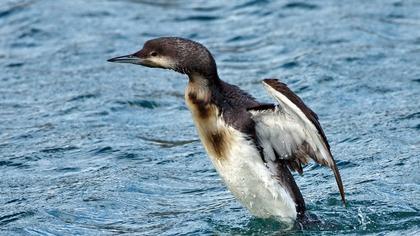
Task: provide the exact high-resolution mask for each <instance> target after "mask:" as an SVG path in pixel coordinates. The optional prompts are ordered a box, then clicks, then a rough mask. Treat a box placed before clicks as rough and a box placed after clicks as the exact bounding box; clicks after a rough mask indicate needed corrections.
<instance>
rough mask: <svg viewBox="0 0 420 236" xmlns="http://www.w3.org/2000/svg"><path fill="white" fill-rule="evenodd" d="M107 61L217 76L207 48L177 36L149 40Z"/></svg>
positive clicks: (214, 64)
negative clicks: (134, 49) (134, 51)
mask: <svg viewBox="0 0 420 236" xmlns="http://www.w3.org/2000/svg"><path fill="white" fill-rule="evenodd" d="M108 61H109V62H120V63H131V64H138V65H142V66H146V67H152V68H163V69H170V70H174V71H177V72H179V73H182V74H188V75H189V76H191V75H194V74H197V75H202V76H204V77H217V68H216V63H215V61H214V59H213V56H212V55H211V53H210V52H209V51H208V50H207V48H205V47H204V46H203V45H201V44H199V43H197V42H194V41H192V40H189V39H183V38H177V37H162V38H156V39H152V40H149V41H147V42H146V43H145V44H144V46H143V48H142V49H141V50H140V51H138V52H136V53H134V54H130V55H126V56H121V57H115V58H112V59H109V60H108Z"/></svg>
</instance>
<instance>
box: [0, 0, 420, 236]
mask: <svg viewBox="0 0 420 236" xmlns="http://www.w3.org/2000/svg"><path fill="white" fill-rule="evenodd" d="M168 35H171V36H182V37H187V38H191V39H193V40H197V41H199V42H201V43H203V44H205V45H206V46H207V47H208V48H209V49H210V50H211V51H212V52H213V54H214V56H215V58H216V61H217V63H218V66H219V74H220V76H221V78H222V79H224V80H226V81H228V82H230V83H234V84H237V85H239V86H241V87H242V88H244V89H245V90H247V91H249V92H251V93H252V94H253V95H254V96H255V97H257V98H258V99H260V100H262V101H267V102H269V101H271V99H270V98H269V97H268V95H267V94H266V93H265V91H264V90H263V88H262V86H261V84H260V81H261V79H263V78H267V77H277V78H279V79H281V80H282V81H284V82H286V83H287V84H289V86H290V87H291V88H292V89H293V90H294V91H295V92H296V93H297V94H298V95H299V96H301V97H302V98H303V99H304V101H305V102H306V103H307V104H308V105H309V106H310V107H311V108H313V109H314V110H315V111H316V112H317V113H318V115H319V117H320V121H321V124H322V125H323V127H324V130H325V133H326V135H327V136H328V138H329V140H330V144H331V147H332V152H333V154H334V155H335V158H336V159H337V160H338V161H337V162H338V166H339V168H340V171H341V174H342V178H343V181H344V185H345V189H346V193H347V198H348V207H346V208H344V207H343V206H342V204H341V202H340V199H339V194H338V191H337V187H336V184H335V181H334V177H333V175H332V172H331V171H330V170H328V169H327V168H322V167H319V166H317V165H314V164H309V165H308V166H307V167H306V168H305V169H304V171H305V174H304V176H303V177H300V176H296V180H297V182H298V184H299V186H300V187H301V190H302V193H303V195H304V197H305V200H306V203H307V207H308V211H309V212H310V213H311V214H313V215H316V216H317V217H318V218H319V219H320V220H321V222H319V223H316V224H313V225H308V226H307V227H305V229H303V230H301V229H297V228H295V229H287V227H286V226H285V225H283V224H280V223H277V222H276V221H273V220H261V219H257V218H254V217H252V216H251V215H250V214H249V213H248V212H247V211H246V210H245V209H244V208H242V207H241V206H240V205H239V203H238V202H237V201H236V200H235V199H234V198H233V196H232V195H231V194H230V193H229V191H228V190H227V189H226V188H225V187H224V185H223V184H222V182H221V180H220V178H219V176H218V175H217V173H216V172H215V170H214V168H213V167H212V165H211V163H210V161H209V159H208V158H207V156H206V153H205V151H204V149H203V147H202V146H201V144H200V142H199V141H198V137H197V133H196V131H195V128H194V125H193V123H192V121H191V117H190V113H189V111H188V110H187V108H186V106H185V104H184V101H183V91H184V88H185V86H186V83H187V79H186V78H185V76H183V75H180V74H176V73H174V72H170V71H165V70H157V69H149V68H142V67H139V66H132V65H117V64H111V63H107V62H106V59H108V58H110V57H113V56H118V55H124V54H127V53H131V52H134V51H136V50H138V49H140V48H141V46H142V44H143V42H144V41H145V40H147V39H150V38H154V37H159V36H168ZM0 70H1V73H0V230H1V234H3V235H73V234H84V235H94V234H98V235H110V234H121V233H128V234H138V235H140V234H145V235H158V234H162V235H176V234H210V235H213V234H227V235H229V234H255V235H258V234H264V235H273V234H278V233H289V234H298V235H302V234H304V235H322V234H323V235H335V234H339V233H340V234H347V233H350V234H361V233H371V234H380V235H383V234H388V233H393V234H395V235H415V234H416V233H417V234H420V213H419V209H420V186H419V183H420V174H419V170H420V168H419V167H420V164H419V163H420V162H419V157H420V2H419V1H416V0H411V1H410V0H408V1H398V0H388V1H385V0H372V1H363V0H356V1H339V0H336V1H333V0H322V1H321V0H319V1H310V2H309V1H308V2H306V1H256V0H241V1H229V2H228V1H221V0H220V1H204V0H202V1H194V2H191V3H188V4H187V3H186V1H181V0H119V1H110V0H109V1H107V0H94V1H90V0H76V1H65V0H42V1H41V0H2V1H1V3H0Z"/></svg>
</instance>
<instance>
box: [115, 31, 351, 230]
mask: <svg viewBox="0 0 420 236" xmlns="http://www.w3.org/2000/svg"><path fill="white" fill-rule="evenodd" d="M108 61H109V62H116V63H130V64H135V65H141V66H144V67H150V68H161V69H169V70H173V71H175V72H178V73H181V74H184V75H186V76H187V77H188V85H187V87H186V89H185V102H186V105H187V107H188V109H189V110H190V112H191V114H192V118H193V121H194V123H195V126H196V129H197V131H198V135H199V137H200V140H201V142H202V144H203V146H204V148H205V150H206V152H207V154H208V156H209V157H210V160H211V162H212V164H213V165H214V167H215V169H216V171H217V172H218V174H219V175H220V177H221V179H222V180H223V182H224V183H225V185H226V186H227V188H228V189H229V190H230V192H231V193H232V194H233V195H234V196H235V198H236V199H237V200H238V201H239V202H240V203H242V205H243V206H244V207H245V208H247V209H248V210H249V212H250V213H251V214H252V215H254V216H256V217H258V218H275V219H278V220H279V221H282V222H296V221H297V220H299V219H303V218H304V217H305V212H306V206H305V201H304V198H303V196H302V193H301V191H300V189H299V187H298V185H297V184H296V182H295V180H294V177H293V175H292V172H294V171H296V172H297V173H299V174H301V175H302V173H303V167H304V166H305V165H306V164H307V163H308V162H309V161H310V160H311V159H312V160H314V161H315V162H316V163H318V164H320V165H324V166H327V167H329V168H331V169H332V171H333V173H334V176H335V179H336V183H337V185H338V189H339V192H340V195H341V200H342V202H343V203H344V205H345V204H346V200H345V193H344V187H343V183H342V180H341V176H340V172H339V170H338V168H337V165H336V162H335V160H334V158H333V155H332V153H331V150H330V145H329V143H328V140H327V137H326V135H325V133H324V131H323V129H322V128H321V125H320V123H319V120H318V116H317V114H316V113H315V112H313V111H312V110H311V109H310V108H309V107H308V106H307V105H305V103H304V102H303V101H302V99H301V98H300V97H299V96H297V95H296V94H295V93H294V92H293V91H292V90H291V89H290V88H289V87H288V86H287V85H286V84H285V83H283V82H281V81H279V80H278V79H274V78H269V79H264V80H262V85H263V87H264V88H265V89H266V90H267V92H268V93H269V95H271V96H272V97H273V98H274V100H275V103H263V102H258V101H257V100H256V99H255V98H254V97H253V96H251V95H250V94H249V93H247V92H245V91H244V90H242V89H240V88H239V87H238V86H236V85H232V84H229V83H227V82H225V81H223V80H221V79H220V77H219V75H218V71H217V66H216V61H215V59H214V57H213V55H212V54H211V52H210V51H209V50H208V49H207V48H206V47H205V46H203V45H202V44H201V43H198V42H196V41H193V40H190V39H186V38H181V37H159V38H154V39H150V40H148V41H146V42H145V43H144V45H143V47H142V49H141V50H139V51H137V52H135V53H133V54H129V55H125V56H118V57H114V58H111V59H109V60H108Z"/></svg>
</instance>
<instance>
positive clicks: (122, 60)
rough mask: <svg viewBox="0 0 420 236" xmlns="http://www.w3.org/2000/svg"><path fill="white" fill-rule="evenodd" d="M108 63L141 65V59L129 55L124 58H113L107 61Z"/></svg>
mask: <svg viewBox="0 0 420 236" xmlns="http://www.w3.org/2000/svg"><path fill="white" fill-rule="evenodd" d="M108 61H109V62H117V63H131V64H139V65H142V64H143V59H141V58H139V57H137V56H135V54H130V55H126V56H120V57H114V58H111V59H108Z"/></svg>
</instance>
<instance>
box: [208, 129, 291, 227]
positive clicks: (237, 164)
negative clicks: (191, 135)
mask: <svg viewBox="0 0 420 236" xmlns="http://www.w3.org/2000/svg"><path fill="white" fill-rule="evenodd" d="M233 135H234V136H236V137H234V138H233V141H231V142H230V145H229V147H231V148H230V150H229V151H228V152H227V156H226V157H224V158H223V159H220V158H219V157H215V156H213V155H210V158H211V160H212V162H213V164H214V166H215V167H216V170H217V172H218V173H219V174H220V176H221V177H222V179H223V181H224V182H225V184H226V186H227V187H228V188H229V190H230V191H231V192H232V193H233V195H234V196H235V197H236V198H237V199H238V200H239V201H240V202H241V203H242V204H243V205H244V206H245V207H246V208H247V209H248V210H249V211H250V212H251V213H252V214H253V215H255V216H257V217H261V218H268V217H275V218H281V220H282V221H293V220H295V219H296V214H297V213H296V206H295V203H294V201H293V199H292V198H291V197H290V195H289V193H287V192H286V190H285V189H284V188H283V187H282V186H281V185H280V184H279V183H278V181H277V180H276V179H275V178H274V176H273V175H272V173H271V172H270V170H269V169H268V168H267V167H266V166H265V164H264V163H263V161H262V159H261V157H260V154H259V152H258V150H257V149H256V148H255V147H254V146H253V145H252V144H251V143H250V141H248V140H246V139H245V138H244V137H241V136H242V135H241V134H240V133H239V132H238V131H236V130H235V131H233ZM206 149H207V148H206Z"/></svg>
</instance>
